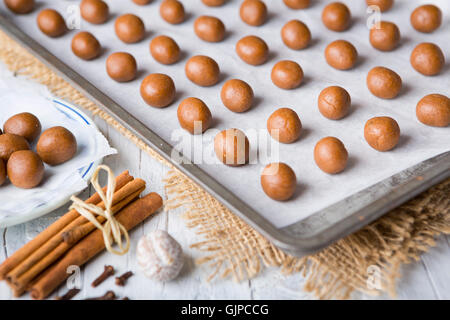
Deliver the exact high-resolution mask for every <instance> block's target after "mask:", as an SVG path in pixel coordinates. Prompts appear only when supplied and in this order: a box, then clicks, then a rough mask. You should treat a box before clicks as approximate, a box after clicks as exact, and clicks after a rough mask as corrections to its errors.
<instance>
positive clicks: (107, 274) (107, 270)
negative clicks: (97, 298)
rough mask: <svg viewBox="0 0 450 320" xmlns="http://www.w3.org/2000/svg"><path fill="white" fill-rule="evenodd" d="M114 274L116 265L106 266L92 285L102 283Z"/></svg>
mask: <svg viewBox="0 0 450 320" xmlns="http://www.w3.org/2000/svg"><path fill="white" fill-rule="evenodd" d="M112 275H114V267H113V266H105V270H104V271H103V273H102V274H101V275H100V276H98V278H97V279H95V280H94V282H92V284H91V285H92V286H93V287H94V288H95V287H97V286H98V285H100V284H101V283H103V281H105V280H106V279H108V278H109V277H111V276H112Z"/></svg>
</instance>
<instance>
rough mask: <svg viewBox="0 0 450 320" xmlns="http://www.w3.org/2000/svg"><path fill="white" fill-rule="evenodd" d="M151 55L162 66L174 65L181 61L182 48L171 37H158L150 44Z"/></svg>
mask: <svg viewBox="0 0 450 320" xmlns="http://www.w3.org/2000/svg"><path fill="white" fill-rule="evenodd" d="M150 53H151V55H152V57H153V59H155V60H156V61H158V62H159V63H162V64H173V63H175V62H177V61H178V60H179V59H180V55H181V54H180V47H179V46H178V44H177V43H176V42H175V40H173V39H172V38H171V37H168V36H158V37H155V38H153V40H152V41H151V42H150Z"/></svg>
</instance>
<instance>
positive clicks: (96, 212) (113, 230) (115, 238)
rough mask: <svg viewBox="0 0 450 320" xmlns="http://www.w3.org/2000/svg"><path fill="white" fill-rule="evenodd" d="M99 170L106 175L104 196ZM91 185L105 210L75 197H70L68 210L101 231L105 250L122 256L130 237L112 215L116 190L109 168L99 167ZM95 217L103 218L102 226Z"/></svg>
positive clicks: (127, 246) (128, 245) (128, 247)
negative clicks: (115, 246) (115, 245)
mask: <svg viewBox="0 0 450 320" xmlns="http://www.w3.org/2000/svg"><path fill="white" fill-rule="evenodd" d="M101 170H104V171H106V172H107V174H108V182H107V189H106V194H105V192H103V189H102V187H101V186H100V183H99V182H98V176H99V173H100V171H101ZM91 184H92V186H93V187H94V189H95V191H96V192H97V193H98V195H99V196H100V198H101V199H102V200H103V203H104V205H105V209H102V208H101V207H99V206H96V205H94V204H91V203H86V202H84V201H83V200H81V199H80V198H78V197H76V196H71V197H70V200H71V201H72V202H73V204H72V205H71V206H70V210H76V211H77V212H78V213H79V214H80V215H82V216H83V217H85V218H86V219H87V220H89V221H90V222H91V223H92V224H93V225H94V226H95V227H96V228H97V229H99V230H101V231H102V233H103V241H104V242H105V248H106V250H108V252H110V253H112V254H116V255H124V254H126V253H127V252H128V250H129V249H130V236H129V235H128V231H127V229H126V228H125V227H124V226H123V225H122V224H121V223H119V222H118V221H117V220H116V218H114V215H113V211H112V207H113V196H114V192H115V190H116V181H115V176H114V173H113V172H112V170H111V168H109V167H108V166H106V165H99V166H98V167H97V169H95V171H94V174H93V175H92V178H91ZM97 216H101V217H103V218H105V219H106V222H105V223H104V224H103V225H102V224H101V223H100V222H99V221H98V220H97V218H96V217H97ZM123 238H125V245H124V243H123V241H122V239H123ZM114 242H115V243H116V244H117V246H118V247H119V250H116V249H114V248H113V244H114Z"/></svg>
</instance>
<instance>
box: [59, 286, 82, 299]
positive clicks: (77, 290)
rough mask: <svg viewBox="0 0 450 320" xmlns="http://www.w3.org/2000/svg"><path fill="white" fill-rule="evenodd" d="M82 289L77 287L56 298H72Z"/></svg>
mask: <svg viewBox="0 0 450 320" xmlns="http://www.w3.org/2000/svg"><path fill="white" fill-rule="evenodd" d="M80 291H81V290H80V289H77V288H73V289H70V290H69V291H67V292H66V293H65V294H64V295H63V296H61V297H56V298H55V300H71V299H72V298H73V297H75V296H76V295H77V294H78V293H79V292H80Z"/></svg>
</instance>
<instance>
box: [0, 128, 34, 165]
mask: <svg viewBox="0 0 450 320" xmlns="http://www.w3.org/2000/svg"><path fill="white" fill-rule="evenodd" d="M29 149H30V145H29V144H28V141H27V140H26V139H25V138H24V137H21V136H18V135H16V134H12V133H4V134H2V135H0V159H2V160H3V161H5V162H7V161H8V159H9V157H10V156H11V154H12V153H13V152H16V151H19V150H29Z"/></svg>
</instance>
